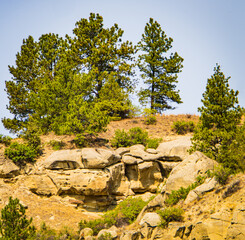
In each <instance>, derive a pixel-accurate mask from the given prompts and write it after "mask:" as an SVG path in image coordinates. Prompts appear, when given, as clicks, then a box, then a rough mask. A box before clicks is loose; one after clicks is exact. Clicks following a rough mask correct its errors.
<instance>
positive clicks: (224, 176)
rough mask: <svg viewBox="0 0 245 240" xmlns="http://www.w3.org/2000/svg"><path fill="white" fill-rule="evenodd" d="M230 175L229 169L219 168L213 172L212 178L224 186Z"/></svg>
mask: <svg viewBox="0 0 245 240" xmlns="http://www.w3.org/2000/svg"><path fill="white" fill-rule="evenodd" d="M231 173H232V170H231V169H230V168H226V167H223V166H219V167H217V168H216V169H215V170H214V171H213V176H214V177H215V179H216V180H217V181H218V183H220V184H221V185H225V184H226V183H227V181H228V178H229V176H230V175H231Z"/></svg>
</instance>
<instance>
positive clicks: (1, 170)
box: [0, 155, 20, 178]
mask: <svg viewBox="0 0 245 240" xmlns="http://www.w3.org/2000/svg"><path fill="white" fill-rule="evenodd" d="M19 170H20V169H19V167H18V166H16V165H15V164H14V163H13V161H11V160H9V159H5V157H4V155H0V177H1V178H12V177H15V176H17V175H19V173H20V172H19Z"/></svg>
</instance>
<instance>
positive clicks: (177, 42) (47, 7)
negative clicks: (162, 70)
mask: <svg viewBox="0 0 245 240" xmlns="http://www.w3.org/2000/svg"><path fill="white" fill-rule="evenodd" d="M0 11H1V14H0V29H1V37H0V96H1V107H0V118H3V117H11V115H10V114H9V112H8V110H6V105H7V104H8V99H7V94H6V92H5V91H4V88H5V80H10V79H11V75H10V74H9V71H8V65H14V64H15V59H16V53H17V52H18V51H20V47H21V45H22V41H23V39H24V38H27V37H28V36H29V35H31V36H33V37H34V39H35V40H38V38H39V37H40V36H41V35H42V34H45V33H50V32H51V33H57V34H59V35H60V36H65V34H68V35H71V34H72V29H73V28H74V27H75V23H76V21H78V20H80V19H81V18H88V17H89V14H90V12H94V13H99V14H100V15H102V16H103V18H104V25H105V27H110V26H112V25H113V24H114V23H118V25H119V27H121V28H122V29H123V30H124V39H125V40H129V41H132V42H133V43H137V42H138V41H139V40H140V38H141V34H142V33H143V31H144V26H145V24H146V23H147V22H148V21H149V18H150V17H152V18H153V19H154V20H156V21H158V23H159V24H160V25H161V27H162V29H163V30H164V31H165V33H166V34H167V36H168V37H172V38H173V40H174V41H173V48H172V51H176V52H178V54H179V55H180V56H182V57H183V58H184V63H183V65H184V68H183V71H182V73H181V74H180V75H179V78H178V80H179V84H178V89H179V90H180V95H181V98H182V101H183V104H180V105H178V106H177V108H176V109H175V110H172V111H167V112H166V114H179V113H191V114H197V108H198V107H199V106H201V99H202V93H203V92H204V91H205V86H206V82H207V78H209V77H210V76H211V75H212V74H213V69H214V66H215V65H216V63H219V64H220V65H221V70H222V71H223V72H224V74H225V75H226V76H227V77H228V76H231V79H230V87H231V88H233V89H235V90H239V92H240V93H239V96H238V97H239V103H240V105H241V106H243V107H244V106H245V84H244V79H243V78H244V69H245V60H244V56H245V46H244V43H245V14H244V12H245V1H244V0H234V1H232V0H185V1H183V0H151V1H149V0H147V1H146V0H131V1H129V0H124V1H116V0H89V1H88V0H80V1H79V0H69V1H68V0H21V1H20V0H1V1H0ZM133 99H134V98H133ZM0 134H6V135H8V131H7V130H5V129H4V127H3V126H2V123H1V124H0Z"/></svg>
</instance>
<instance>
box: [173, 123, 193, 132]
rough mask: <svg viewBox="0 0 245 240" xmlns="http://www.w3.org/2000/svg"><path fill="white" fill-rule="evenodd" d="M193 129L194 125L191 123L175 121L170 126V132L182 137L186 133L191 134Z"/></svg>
mask: <svg viewBox="0 0 245 240" xmlns="http://www.w3.org/2000/svg"><path fill="white" fill-rule="evenodd" d="M194 128H195V124H194V122H193V121H188V122H186V121H177V122H174V123H173V125H172V130H173V131H175V132H176V133H177V134H180V135H183V134H186V133H188V132H193V131H194Z"/></svg>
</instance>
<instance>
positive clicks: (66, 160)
mask: <svg viewBox="0 0 245 240" xmlns="http://www.w3.org/2000/svg"><path fill="white" fill-rule="evenodd" d="M81 154H82V153H81V150H59V151H55V152H53V153H52V154H51V155H50V156H48V158H47V159H46V160H45V161H44V167H45V168H47V169H52V170H72V169H76V168H84V166H83V164H82V161H81Z"/></svg>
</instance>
